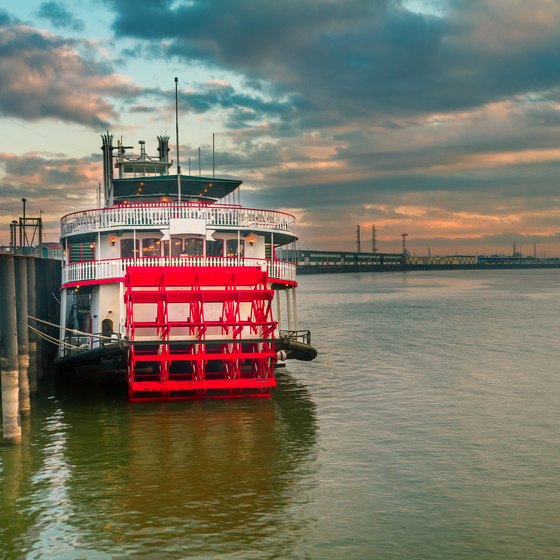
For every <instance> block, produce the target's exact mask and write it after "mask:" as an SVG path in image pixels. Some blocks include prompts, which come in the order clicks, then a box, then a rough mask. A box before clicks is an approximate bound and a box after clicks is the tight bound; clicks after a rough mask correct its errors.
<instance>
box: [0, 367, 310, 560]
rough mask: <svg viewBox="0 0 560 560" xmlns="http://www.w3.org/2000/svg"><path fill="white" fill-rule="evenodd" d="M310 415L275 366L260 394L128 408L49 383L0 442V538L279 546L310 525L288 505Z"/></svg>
mask: <svg viewBox="0 0 560 560" xmlns="http://www.w3.org/2000/svg"><path fill="white" fill-rule="evenodd" d="M315 414H316V411H315V405H314V404H313V402H312V401H311V400H310V397H309V394H308V392H307V390H306V388H305V387H304V386H302V385H300V384H298V383H297V382H296V381H295V380H294V379H293V378H292V377H291V376H290V374H289V373H287V372H286V373H283V374H282V375H281V376H280V379H279V387H278V389H277V391H276V393H275V396H274V397H273V398H272V399H250V400H236V401H200V402H177V403H151V404H141V405H130V404H129V403H127V402H126V401H125V400H123V399H120V398H114V397H113V396H108V395H106V394H102V393H99V392H92V391H88V392H83V391H82V392H77V391H68V389H64V388H57V389H56V390H54V392H53V395H52V398H51V399H43V400H42V401H40V402H38V403H36V406H35V412H34V417H33V418H32V426H31V427H30V428H29V432H28V434H27V435H26V438H27V440H28V441H29V443H27V444H25V445H24V446H22V447H21V448H12V449H9V448H4V449H3V450H2V454H1V457H2V459H1V462H0V465H1V468H2V471H1V473H2V478H3V483H4V490H3V491H4V494H3V496H2V498H3V500H2V501H3V503H4V504H8V507H7V508H6V507H3V508H2V510H3V513H2V519H1V521H2V524H1V525H2V527H3V529H1V531H2V532H1V533H0V535H1V538H2V544H4V543H7V544H8V545H9V546H10V550H11V552H10V554H12V557H17V554H18V552H19V553H22V554H25V552H24V551H27V552H29V551H30V550H31V551H32V553H31V557H34V555H36V557H41V558H46V557H53V558H54V557H56V558H63V557H67V558H74V557H76V558H77V557H83V556H84V555H87V557H88V558H103V557H111V558H118V557H121V556H126V555H132V556H134V557H136V556H139V555H141V556H143V557H151V556H153V557H154V558H155V557H160V558H161V557H165V558H175V557H176V558H183V557H185V556H197V555H201V556H205V555H208V556H213V557H216V556H220V555H221V556H223V557H227V556H230V557H231V556H233V557H243V558H251V557H262V553H263V552H264V551H266V554H267V556H274V555H279V556H289V554H290V551H289V549H286V546H289V545H287V543H286V539H285V535H286V534H289V535H290V541H291V542H292V543H296V542H297V541H298V540H299V538H301V537H303V536H304V535H305V531H306V530H307V529H306V527H309V526H310V525H312V524H313V520H310V519H305V518H304V513H303V508H302V507H299V506H298V503H301V501H302V500H303V501H305V496H306V495H307V492H308V490H309V484H310V480H311V478H312V475H313V471H314V468H315V467H314V465H315V462H314V454H315V444H316V439H317V425H316V417H315ZM22 506H23V507H22ZM10 512H11V513H10ZM15 512H17V514H16V513H15ZM4 550H8V549H7V548H4ZM86 553H87V554H86Z"/></svg>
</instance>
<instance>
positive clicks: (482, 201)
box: [0, 0, 560, 256]
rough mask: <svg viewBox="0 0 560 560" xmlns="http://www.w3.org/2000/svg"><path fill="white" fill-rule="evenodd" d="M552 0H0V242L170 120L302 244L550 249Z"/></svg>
mask: <svg viewBox="0 0 560 560" xmlns="http://www.w3.org/2000/svg"><path fill="white" fill-rule="evenodd" d="M559 29H560V0H533V1H531V2H528V1H527V0H338V1H337V0H282V1H272V0H236V1H235V2H234V1H231V0H149V1H145V0H80V1H79V2H77V1H74V0H66V1H57V0H53V1H45V2H41V1H40V0H34V1H30V0H17V1H16V0H2V3H1V4H0V128H1V132H2V133H1V134H0V204H1V205H2V208H3V210H2V212H1V216H0V243H2V242H3V243H7V242H8V241H9V226H8V224H9V223H10V222H11V221H12V220H13V219H17V217H18V216H20V215H21V214H22V202H21V199H22V198H26V199H27V210H26V211H27V215H28V216H39V215H41V216H42V218H43V221H44V223H45V234H46V239H47V240H49V241H56V240H57V239H58V235H59V220H60V218H61V216H63V215H64V214H67V213H70V212H74V211H77V210H82V209H87V208H91V207H95V206H96V192H97V186H98V184H99V182H100V181H101V180H102V170H101V151H100V149H99V148H100V146H101V141H100V134H101V133H103V132H105V131H107V130H108V131H110V132H112V133H113V134H114V135H115V136H116V137H117V138H121V137H122V138H123V141H124V142H125V144H127V145H135V146H137V145H138V141H139V140H145V141H146V149H147V151H148V152H149V153H155V152H156V147H157V142H156V136H157V135H159V134H168V135H169V136H171V142H170V145H171V148H172V156H173V157H175V153H176V151H175V83H174V78H175V77H177V78H178V91H179V114H180V117H179V127H180V155H181V167H182V170H183V172H186V171H187V165H188V164H187V161H188V159H189V158H190V160H191V168H192V172H193V174H198V150H199V148H200V153H201V160H200V161H201V169H202V174H203V175H204V174H206V175H210V174H211V173H212V136H213V135H214V138H215V166H216V175H223V176H228V177H237V178H240V179H242V180H243V185H242V187H241V202H242V203H243V204H244V205H246V206H251V207H262V208H270V209H276V210H281V211H286V212H289V213H291V214H294V215H295V216H296V218H297V223H298V227H297V233H298V236H299V238H300V240H299V247H300V248H304V249H305V248H309V249H323V250H327V249H330V250H342V251H351V250H355V247H356V227H357V225H360V228H361V238H362V243H361V245H362V250H364V251H369V250H371V245H372V243H371V228H372V226H375V229H376V237H377V248H378V250H379V251H383V252H393V251H397V252H399V251H400V249H401V246H402V238H401V234H402V233H408V237H407V249H408V250H409V251H410V252H411V253H413V254H415V255H426V254H428V253H430V254H432V255H436V254H440V255H446V254H471V255H472V254H511V253H512V250H513V244H514V243H515V246H516V248H517V250H518V251H521V252H522V253H524V254H526V255H533V254H534V253H536V254H537V255H538V256H543V255H544V256H560V188H559V183H560V181H559V179H560V31H559Z"/></svg>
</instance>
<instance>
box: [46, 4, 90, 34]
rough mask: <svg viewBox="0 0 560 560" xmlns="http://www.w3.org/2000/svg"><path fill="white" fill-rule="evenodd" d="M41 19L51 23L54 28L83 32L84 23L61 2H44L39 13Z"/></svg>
mask: <svg viewBox="0 0 560 560" xmlns="http://www.w3.org/2000/svg"><path fill="white" fill-rule="evenodd" d="M37 14H38V15H39V17H42V18H45V19H47V20H49V21H50V23H51V25H53V27H57V28H62V29H70V30H72V31H82V30H83V29H84V22H83V21H82V20H80V19H76V18H75V17H74V16H73V15H72V14H71V13H70V12H69V11H68V10H67V9H66V6H65V5H64V4H62V3H61V2H43V3H42V4H41V5H40V6H39V10H38V11H37Z"/></svg>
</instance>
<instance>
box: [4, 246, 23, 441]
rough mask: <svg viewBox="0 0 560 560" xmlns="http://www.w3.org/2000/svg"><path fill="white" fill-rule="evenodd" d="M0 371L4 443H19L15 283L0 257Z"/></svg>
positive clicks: (9, 261) (10, 263)
mask: <svg viewBox="0 0 560 560" xmlns="http://www.w3.org/2000/svg"><path fill="white" fill-rule="evenodd" d="M0 328H1V329H2V336H1V344H0V368H1V371H2V385H1V386H2V431H3V435H4V443H9V444H16V443H21V425H20V421H19V368H18V343H17V317H16V282H15V273H14V257H13V255H1V256H0Z"/></svg>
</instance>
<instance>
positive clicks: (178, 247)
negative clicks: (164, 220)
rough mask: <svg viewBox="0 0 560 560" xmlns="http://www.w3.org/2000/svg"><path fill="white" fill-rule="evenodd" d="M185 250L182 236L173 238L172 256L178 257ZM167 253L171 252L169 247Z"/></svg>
mask: <svg viewBox="0 0 560 560" xmlns="http://www.w3.org/2000/svg"><path fill="white" fill-rule="evenodd" d="M182 252H183V240H182V239H181V238H180V237H172V238H171V256H172V257H178V256H179V255H180V254H181V253H182ZM165 254H166V255H168V254H169V249H167V252H166V253H165Z"/></svg>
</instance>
